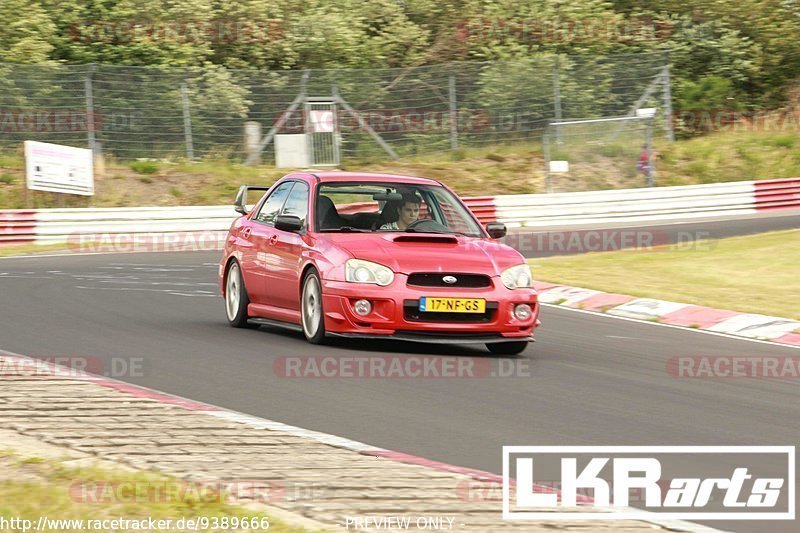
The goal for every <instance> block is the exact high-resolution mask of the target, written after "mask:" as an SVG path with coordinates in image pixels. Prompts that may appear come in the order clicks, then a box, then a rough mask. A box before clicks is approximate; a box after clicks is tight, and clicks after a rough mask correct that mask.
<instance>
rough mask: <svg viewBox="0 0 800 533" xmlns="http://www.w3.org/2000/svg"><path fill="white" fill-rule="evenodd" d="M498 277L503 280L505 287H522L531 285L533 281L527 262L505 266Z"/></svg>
mask: <svg viewBox="0 0 800 533" xmlns="http://www.w3.org/2000/svg"><path fill="white" fill-rule="evenodd" d="M500 279H501V280H503V285H505V286H506V288H507V289H523V288H528V287H531V285H532V283H533V274H531V267H530V266H529V265H527V264H522V265H517V266H513V267H511V268H507V269H505V270H504V271H503V273H502V274H500Z"/></svg>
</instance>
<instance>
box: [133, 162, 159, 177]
mask: <svg viewBox="0 0 800 533" xmlns="http://www.w3.org/2000/svg"><path fill="white" fill-rule="evenodd" d="M130 167H131V170H133V171H134V172H136V173H137V174H155V173H156V172H158V165H157V164H155V163H154V162H152V161H132V162H131V164H130Z"/></svg>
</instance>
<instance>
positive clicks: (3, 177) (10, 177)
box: [0, 172, 17, 185]
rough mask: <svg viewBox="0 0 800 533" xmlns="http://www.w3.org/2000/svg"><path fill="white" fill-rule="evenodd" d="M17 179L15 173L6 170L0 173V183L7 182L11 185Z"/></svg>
mask: <svg viewBox="0 0 800 533" xmlns="http://www.w3.org/2000/svg"><path fill="white" fill-rule="evenodd" d="M16 181H17V177H16V176H15V175H14V174H9V173H7V172H4V173H2V174H0V183H5V184H6V185H11V184H12V183H15V182H16Z"/></svg>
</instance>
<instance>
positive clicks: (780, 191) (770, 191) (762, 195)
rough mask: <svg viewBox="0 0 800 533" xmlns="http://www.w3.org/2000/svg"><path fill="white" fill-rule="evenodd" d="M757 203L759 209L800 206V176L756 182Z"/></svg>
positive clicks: (794, 207)
mask: <svg viewBox="0 0 800 533" xmlns="http://www.w3.org/2000/svg"><path fill="white" fill-rule="evenodd" d="M755 203H756V209H758V210H759V211H772V210H776V209H798V208H800V178H793V179H784V180H764V181H757V182H755Z"/></svg>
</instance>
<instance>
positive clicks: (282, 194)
mask: <svg viewBox="0 0 800 533" xmlns="http://www.w3.org/2000/svg"><path fill="white" fill-rule="evenodd" d="M294 183H295V182H293V181H287V182H285V183H281V184H280V185H279V186H278V188H277V189H275V190H274V191H272V193H271V194H270V195H269V198H267V201H266V202H264V205H262V206H261V211H259V212H258V214H257V215H256V216H255V217H254V218H255V220H258V221H259V222H264V223H265V224H274V223H275V218H276V217H277V216H278V213H280V211H281V207H283V202H284V201H286V197H287V196H288V195H289V191H290V190H291V188H292V185H294Z"/></svg>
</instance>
